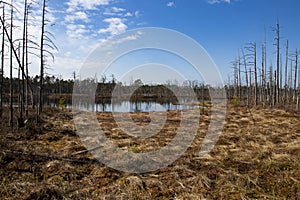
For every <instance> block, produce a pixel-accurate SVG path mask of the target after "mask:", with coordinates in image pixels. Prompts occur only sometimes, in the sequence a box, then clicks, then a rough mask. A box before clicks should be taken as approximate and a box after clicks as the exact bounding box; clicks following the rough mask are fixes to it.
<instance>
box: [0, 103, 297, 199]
mask: <svg viewBox="0 0 300 200" xmlns="http://www.w3.org/2000/svg"><path fill="white" fill-rule="evenodd" d="M131 117H132V118H133V119H136V120H135V121H136V123H138V124H139V125H146V124H147V122H146V121H143V119H145V118H148V117H149V116H148V114H147V113H141V114H131ZM41 118H42V123H41V124H40V125H39V126H34V125H32V126H29V125H28V126H27V127H25V128H22V129H20V130H18V131H16V130H15V131H14V132H11V131H10V129H9V128H8V127H7V125H6V123H4V122H5V120H4V121H2V124H1V134H0V148H1V154H0V178H1V187H0V196H1V199H297V198H299V196H300V178H299V177H300V115H299V114H297V113H291V112H285V111H282V110H263V109H259V110H256V109H251V110H246V109H244V108H238V107H234V108H233V107H231V108H229V109H228V113H227V119H226V124H225V126H224V130H223V133H222V135H221V137H220V139H219V141H218V142H217V145H216V146H215V147H214V149H213V151H212V152H211V153H210V156H207V157H206V158H203V159H199V157H198V152H199V150H200V146H201V142H202V140H203V137H204V135H205V132H206V130H207V128H208V124H209V120H210V118H209V112H208V111H206V112H205V114H202V116H201V120H200V123H199V124H200V126H199V130H198V134H197V136H196V138H195V140H194V142H193V144H192V145H191V147H190V148H189V149H188V150H187V152H186V153H185V154H184V155H183V156H181V157H180V158H179V159H178V160H177V161H176V162H174V163H173V164H172V165H170V166H168V167H166V168H163V169H160V170H158V171H155V172H152V173H146V174H129V173H124V172H119V171H116V170H114V169H111V168H108V167H106V166H104V165H103V164H101V163H98V162H96V161H95V160H94V159H93V157H92V156H91V154H90V153H87V154H82V155H76V156H71V155H72V154H73V153H76V152H79V151H81V150H84V149H85V148H84V147H83V146H82V143H81V141H80V138H79V137H78V136H76V131H75V128H74V124H73V120H72V114H71V112H70V111H61V110H51V109H48V110H46V111H45V113H44V114H43V116H42V117H41ZM98 118H99V121H100V123H101V124H102V126H103V127H104V131H105V133H106V135H107V136H109V137H110V138H111V139H112V140H113V141H114V142H115V143H116V144H117V145H118V146H119V147H120V148H123V149H127V150H129V151H133V152H135V153H139V152H148V151H153V150H155V149H158V148H160V147H162V146H164V145H166V144H167V143H168V142H169V141H171V139H172V138H173V137H174V135H175V132H176V129H177V128H178V126H179V123H180V112H178V111H169V112H168V121H167V124H166V125H165V126H164V129H163V130H162V131H161V132H160V134H157V135H156V136H155V137H151V138H147V139H136V138H132V137H129V136H128V135H126V134H125V133H123V132H122V131H121V130H119V129H118V127H117V125H116V123H115V122H114V120H113V119H112V115H111V114H110V113H98Z"/></svg>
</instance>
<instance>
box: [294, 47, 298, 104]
mask: <svg viewBox="0 0 300 200" xmlns="http://www.w3.org/2000/svg"><path fill="white" fill-rule="evenodd" d="M295 57H296V59H295V76H294V94H293V101H294V102H295V100H296V93H297V71H298V49H296V54H295Z"/></svg>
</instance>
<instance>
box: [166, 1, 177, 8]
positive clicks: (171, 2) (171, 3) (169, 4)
mask: <svg viewBox="0 0 300 200" xmlns="http://www.w3.org/2000/svg"><path fill="white" fill-rule="evenodd" d="M167 6H168V7H175V3H174V2H173V1H170V2H168V3H167Z"/></svg>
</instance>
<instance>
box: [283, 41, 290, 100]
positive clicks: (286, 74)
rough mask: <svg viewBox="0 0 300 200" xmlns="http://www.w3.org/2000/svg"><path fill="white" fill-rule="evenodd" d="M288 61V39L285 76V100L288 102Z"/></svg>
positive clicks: (287, 42)
mask: <svg viewBox="0 0 300 200" xmlns="http://www.w3.org/2000/svg"><path fill="white" fill-rule="evenodd" d="M288 62H289V41H288V40H286V52H285V70H284V72H285V76H284V102H285V103H286V102H287V90H288V82H287V80H288Z"/></svg>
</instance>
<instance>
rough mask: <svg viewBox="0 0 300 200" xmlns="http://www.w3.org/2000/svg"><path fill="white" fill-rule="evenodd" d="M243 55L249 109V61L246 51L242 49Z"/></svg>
mask: <svg viewBox="0 0 300 200" xmlns="http://www.w3.org/2000/svg"><path fill="white" fill-rule="evenodd" d="M242 54H243V61H244V69H245V79H246V87H247V89H246V93H247V106H248V107H249V101H250V94H249V80H248V69H247V60H246V56H245V53H244V50H243V49H242Z"/></svg>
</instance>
